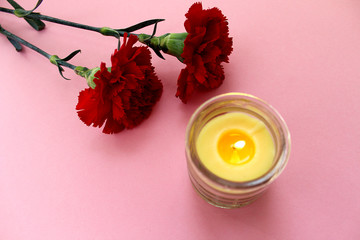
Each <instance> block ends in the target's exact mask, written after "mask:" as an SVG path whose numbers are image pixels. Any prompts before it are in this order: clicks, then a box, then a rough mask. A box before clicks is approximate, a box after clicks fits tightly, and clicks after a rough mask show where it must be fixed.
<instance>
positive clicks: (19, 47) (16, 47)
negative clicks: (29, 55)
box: [7, 37, 22, 52]
mask: <svg viewBox="0 0 360 240" xmlns="http://www.w3.org/2000/svg"><path fill="white" fill-rule="evenodd" d="M7 39H8V40H9V41H10V42H11V44H12V45H13V46H14V47H15V49H16V51H18V52H21V50H22V46H21V44H20V43H19V42H18V41H16V40H15V39H12V38H9V37H7Z"/></svg>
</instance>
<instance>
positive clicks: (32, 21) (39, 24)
mask: <svg viewBox="0 0 360 240" xmlns="http://www.w3.org/2000/svg"><path fill="white" fill-rule="evenodd" d="M7 1H8V2H9V3H10V4H11V6H13V8H14V9H15V11H18V12H20V14H21V13H22V14H23V13H24V12H27V11H25V10H24V8H23V7H21V6H20V5H19V4H18V3H17V2H15V1H14V0H7ZM41 2H42V0H41V1H38V3H37V5H36V7H35V8H34V10H35V9H36V8H37V7H38V6H40V4H41ZM36 14H37V13H32V15H36ZM24 19H25V21H26V22H28V23H29V25H30V26H31V27H32V28H34V29H35V30H36V31H41V30H43V29H44V28H45V23H44V22H43V21H41V20H40V19H36V18H32V17H30V16H24Z"/></svg>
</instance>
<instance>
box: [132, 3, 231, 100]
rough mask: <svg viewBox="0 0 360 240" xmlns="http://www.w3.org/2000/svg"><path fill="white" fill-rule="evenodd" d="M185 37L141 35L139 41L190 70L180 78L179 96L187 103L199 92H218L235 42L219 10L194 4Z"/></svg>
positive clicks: (183, 71)
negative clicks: (194, 93)
mask: <svg viewBox="0 0 360 240" xmlns="http://www.w3.org/2000/svg"><path fill="white" fill-rule="evenodd" d="M185 16H186V18H187V19H186V21H185V23H184V25H185V29H186V31H187V32H185V33H167V34H165V35H162V36H159V37H154V36H150V35H147V34H139V41H140V42H142V43H145V44H147V45H148V46H150V47H151V48H152V49H153V50H154V51H155V53H156V54H157V55H159V56H161V53H160V50H161V51H163V52H164V53H166V54H169V55H172V56H175V57H177V58H178V59H179V60H180V61H181V62H183V63H184V64H186V67H185V68H184V69H182V70H181V73H180V75H179V78H178V82H177V85H178V88H177V92H176V96H177V97H179V98H180V99H181V100H182V101H183V102H184V103H186V102H187V101H188V99H189V98H190V96H191V95H192V94H193V92H194V91H195V90H197V89H200V90H201V89H205V90H207V89H214V88H217V87H219V86H220V85H221V84H222V82H223V81H224V78H225V76H224V70H223V67H222V65H221V63H222V62H229V55H230V54H231V52H232V44H233V42H232V38H230V37H229V28H228V22H227V19H226V17H225V16H224V15H223V14H222V13H221V11H220V10H219V9H218V8H211V9H207V10H204V9H202V4H201V3H194V4H193V5H192V6H191V7H190V9H189V11H188V13H187V14H186V15H185Z"/></svg>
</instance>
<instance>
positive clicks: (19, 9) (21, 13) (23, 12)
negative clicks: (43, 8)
mask: <svg viewBox="0 0 360 240" xmlns="http://www.w3.org/2000/svg"><path fill="white" fill-rule="evenodd" d="M11 1H12V0H11ZM42 1H43V0H38V2H37V4H36V6H35V7H34V8H33V9H31V10H30V11H26V10H24V8H22V7H21V6H20V5H19V4H17V3H16V5H18V7H17V8H15V11H14V14H15V16H17V17H26V16H28V15H30V14H31V13H33V12H34V11H35V10H36V9H37V8H38V7H39V6H40V5H41V3H42ZM12 2H14V1H12ZM10 4H11V3H10Z"/></svg>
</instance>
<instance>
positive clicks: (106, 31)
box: [0, 7, 137, 38]
mask: <svg viewBox="0 0 360 240" xmlns="http://www.w3.org/2000/svg"><path fill="white" fill-rule="evenodd" d="M0 11H1V12H5V13H10V14H14V10H11V9H8V8H3V7H0ZM26 17H27V18H30V19H40V20H44V21H48V22H53V23H57V24H62V25H66V26H70V27H75V28H80V29H84V30H89V31H93V32H98V33H101V34H103V35H107V36H113V37H116V38H119V37H120V36H124V33H125V32H124V31H121V30H114V29H111V28H108V27H101V28H100V27H93V26H89V25H85V24H80V23H75V22H70V21H66V20H62V19H59V18H54V17H50V16H46V15H42V14H40V13H31V14H29V15H27V16H26ZM132 34H133V33H132ZM134 35H137V34H134Z"/></svg>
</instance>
